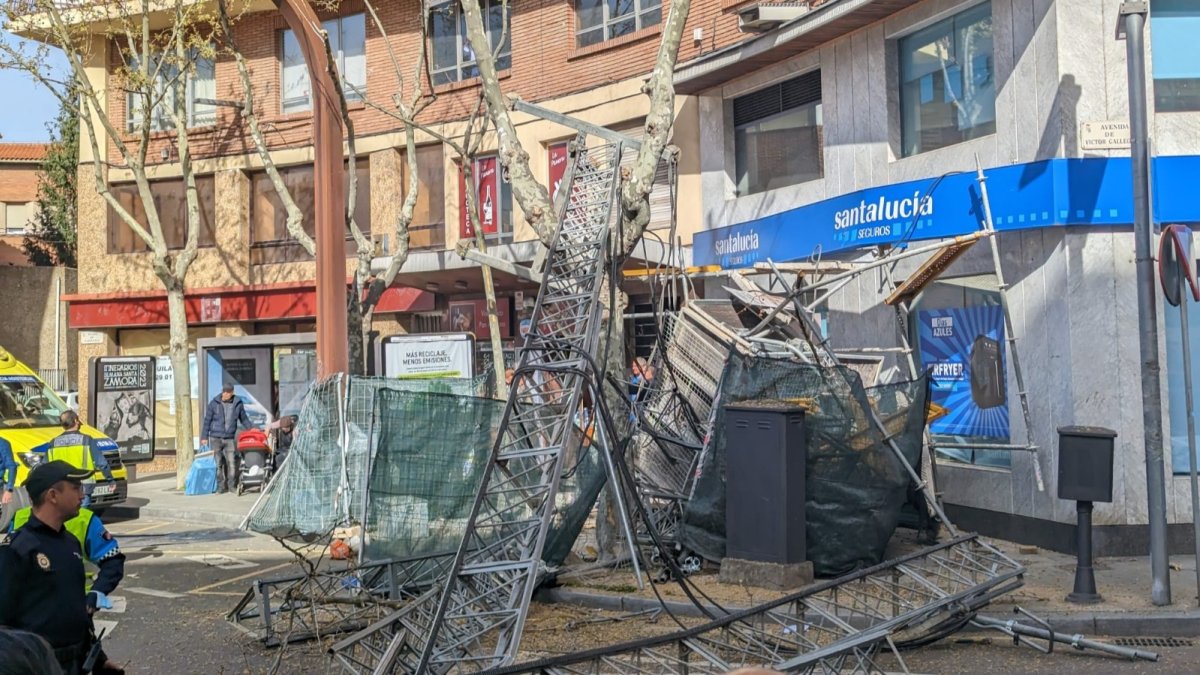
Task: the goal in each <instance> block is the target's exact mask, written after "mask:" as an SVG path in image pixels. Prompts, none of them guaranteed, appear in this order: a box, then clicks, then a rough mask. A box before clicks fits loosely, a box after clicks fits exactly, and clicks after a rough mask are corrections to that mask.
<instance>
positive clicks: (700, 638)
mask: <svg viewBox="0 0 1200 675" xmlns="http://www.w3.org/2000/svg"><path fill="white" fill-rule="evenodd" d="M1024 572H1025V569H1024V568H1023V567H1022V566H1021V565H1020V564H1018V563H1016V562H1015V561H1013V560H1012V559H1010V558H1008V557H1007V556H1005V555H1004V554H1003V553H1001V552H1000V551H998V550H996V549H995V548H993V547H992V546H990V545H988V544H986V543H984V542H982V541H980V540H978V539H977V538H976V537H975V536H974V535H969V536H962V537H958V538H955V539H953V540H951V541H948V542H945V543H943V544H939V545H937V546H932V547H929V548H925V549H921V550H919V551H917V552H915V553H912V554H909V555H907V556H904V557H901V558H897V559H895V560H889V561H887V562H885V563H882V564H880V565H877V566H875V567H872V568H869V569H866V570H863V571H861V572H858V573H855V574H852V575H848V576H845V577H840V578H838V579H833V580H830V581H827V582H824V583H821V584H817V585H815V586H812V587H810V588H808V589H805V590H803V591H800V592H798V593H795V594H793V595H790V596H787V597H784V598H781V599H779V600H776V601H774V602H771V603H768V604H766V605H762V606H759V607H753V608H750V609H747V610H744V611H740V612H736V613H733V614H729V615H727V616H723V617H720V618H718V619H716V620H714V621H711V622H709V623H707V624H704V625H701V626H697V627H695V628H691V629H688V630H683V631H679V632H677V633H674V634H670V635H665V636H661V637H656V638H651V639H647V640H642V641H638V642H632V643H626V644H622V645H614V646H612V647H605V648H601V649H595V650H591V651H587V652H580V653H577V654H569V655H566V656H562V657H556V658H551V659H544V660H541V661H530V662H526V663H519V664H516V665H514V666H512V667H508V668H503V669H496V670H494V671H491V672H494V673H597V674H599V673H646V674H650V673H681V674H682V673H724V672H728V671H729V670H732V669H735V668H739V667H743V666H761V667H769V668H772V669H774V670H779V671H782V672H789V673H840V672H843V669H848V670H849V671H850V672H855V673H860V672H865V673H878V672H882V671H881V670H880V669H879V667H878V666H877V665H876V663H875V659H876V657H877V655H878V654H879V653H880V651H881V650H882V649H885V648H886V649H888V650H889V651H892V652H896V655H897V658H899V654H898V652H897V651H896V645H897V644H899V643H902V642H907V641H920V640H923V639H935V638H936V637H938V636H940V635H942V634H944V633H947V632H949V631H950V630H952V629H954V628H957V627H959V626H961V625H962V624H963V623H965V622H966V621H967V620H969V619H970V618H971V617H972V616H973V615H974V613H975V612H976V611H978V610H979V609H980V608H982V607H984V606H985V605H987V604H988V603H989V602H990V601H991V600H992V598H995V597H996V596H998V595H1001V594H1004V593H1008V592H1010V591H1012V590H1014V589H1016V588H1019V587H1020V586H1021V585H1022V584H1023V583H1024V582H1023V575H1024ZM901 663H903V661H901Z"/></svg>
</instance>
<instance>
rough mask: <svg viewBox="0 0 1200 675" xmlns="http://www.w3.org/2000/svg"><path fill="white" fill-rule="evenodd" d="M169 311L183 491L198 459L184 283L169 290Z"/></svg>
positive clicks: (178, 473) (178, 479) (178, 470)
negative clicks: (194, 436) (193, 422)
mask: <svg viewBox="0 0 1200 675" xmlns="http://www.w3.org/2000/svg"><path fill="white" fill-rule="evenodd" d="M167 311H168V316H169V318H170V330H171V337H170V340H169V351H170V357H171V369H172V370H173V371H174V372H175V392H174V396H175V461H176V467H175V487H176V488H177V489H179V490H182V489H183V487H184V482H185V481H186V480H187V475H188V471H189V470H190V469H191V468H192V460H193V459H194V458H195V456H196V451H195V446H194V445H193V443H194V441H193V432H192V375H191V369H190V368H189V367H188V323H187V311H186V309H185V306H184V302H183V284H182V283H178V282H177V283H174V284H172V285H171V286H169V287H168V288H167ZM201 400H203V395H201Z"/></svg>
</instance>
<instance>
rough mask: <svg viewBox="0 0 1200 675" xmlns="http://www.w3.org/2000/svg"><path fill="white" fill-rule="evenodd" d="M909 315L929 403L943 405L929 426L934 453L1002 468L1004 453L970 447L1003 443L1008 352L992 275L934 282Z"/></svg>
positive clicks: (1008, 460) (1005, 437)
mask: <svg viewBox="0 0 1200 675" xmlns="http://www.w3.org/2000/svg"><path fill="white" fill-rule="evenodd" d="M911 316H912V320H911V321H910V325H911V326H912V331H913V333H914V335H912V336H911V339H912V340H913V344H914V346H915V348H916V350H917V354H918V356H919V361H918V363H919V364H920V367H921V368H922V369H924V370H925V372H927V373H928V374H929V378H930V401H931V402H932V403H934V404H936V405H938V406H940V407H941V408H944V409H945V414H944V415H943V416H942V417H940V418H938V419H935V420H934V421H933V422H931V423H930V425H929V431H930V433H931V434H932V435H933V441H934V445H936V446H938V454H939V455H940V456H942V457H944V458H947V459H951V460H955V461H959V462H964V463H968V464H975V465H979V466H990V467H1001V468H1008V467H1009V466H1010V465H1011V459H1012V455H1011V453H1010V452H1009V451H1007V450H987V449H982V448H978V447H972V446H979V445H996V444H1007V443H1008V442H1009V405H1008V401H1009V391H1008V355H1007V354H1006V347H1005V345H1006V344H1007V343H1006V341H1005V332H1004V313H1003V311H1002V310H1001V308H1000V290H999V287H998V286H997V283H996V277H995V276H994V275H991V274H987V275H980V276H969V277H957V278H951V279H940V280H938V281H935V282H933V283H932V284H930V285H929V286H928V287H927V288H926V289H925V292H924V293H923V294H922V295H921V300H920V302H919V303H917V305H916V306H915V307H914V308H913V311H912V315H911ZM1013 395H1014V396H1015V395H1016V394H1015V393H1014V394H1013Z"/></svg>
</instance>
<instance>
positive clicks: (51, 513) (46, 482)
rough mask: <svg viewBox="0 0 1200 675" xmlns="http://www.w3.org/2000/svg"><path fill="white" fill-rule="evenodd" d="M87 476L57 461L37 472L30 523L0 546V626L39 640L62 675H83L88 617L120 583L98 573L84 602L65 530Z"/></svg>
mask: <svg viewBox="0 0 1200 675" xmlns="http://www.w3.org/2000/svg"><path fill="white" fill-rule="evenodd" d="M91 474H92V472H91V471H90V470H87V469H78V468H76V467H74V466H71V465H70V464H67V463H66V462H63V461H61V460H55V461H50V462H46V463H44V464H40V465H38V466H37V467H36V468H35V469H33V471H31V472H30V473H29V477H28V478H26V480H25V490H26V491H27V492H28V493H29V498H30V500H31V501H32V502H33V511H32V514H31V515H30V517H29V521H28V522H26V523H25V525H24V526H23V527H21V528H20V529H18V530H17V531H16V532H14V533H12V534H10V535H8V536H6V537H5V538H4V540H3V542H0V626H5V627H8V628H15V629H18V630H26V631H29V632H31V633H36V634H38V635H40V636H42V637H43V638H45V639H46V641H47V642H49V643H50V646H51V647H53V648H54V656H55V658H56V659H58V662H59V664H60V665H61V666H62V668H63V672H64V673H66V674H67V675H77V674H79V673H82V672H83V670H82V668H83V663H84V661H85V660H86V658H87V654H88V650H89V649H90V647H91V642H92V618H91V615H92V614H94V613H95V612H96V609H97V607H98V605H100V604H103V603H104V601H105V600H106V598H105V594H107V593H108V592H110V591H112V589H113V588H115V587H116V585H117V582H118V581H119V580H120V577H119V576H116V575H115V574H114V573H115V572H116V573H117V574H119V572H118V571H117V570H116V567H115V566H109V567H108V569H105V567H101V569H100V574H99V575H98V576H97V578H96V582H95V584H94V585H93V590H92V592H90V593H87V594H86V595H85V594H84V592H83V585H84V572H83V556H82V555H81V554H80V549H79V542H78V541H77V540H76V539H75V537H74V536H72V535H71V533H70V532H69V531H67V529H66V527H64V524H65V523H66V522H67V521H69V520H71V519H73V518H75V517H76V516H78V515H79V508H80V505H81V503H82V502H83V485H82V481H83V480H84V479H85V478H88V477H90V476H91ZM122 567H123V564H122Z"/></svg>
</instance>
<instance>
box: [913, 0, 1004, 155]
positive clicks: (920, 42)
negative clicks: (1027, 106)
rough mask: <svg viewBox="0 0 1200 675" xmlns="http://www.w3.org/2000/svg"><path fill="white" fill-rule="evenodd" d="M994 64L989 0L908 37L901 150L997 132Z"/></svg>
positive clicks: (932, 147)
mask: <svg viewBox="0 0 1200 675" xmlns="http://www.w3.org/2000/svg"><path fill="white" fill-rule="evenodd" d="M994 64H995V61H994V60H993V58H992V6H991V3H988V2H985V3H983V4H982V5H979V6H978V7H972V8H971V9H969V10H967V11H965V12H961V13H959V14H957V15H955V16H953V17H950V18H949V19H946V20H944V21H939V22H938V23H935V24H934V25H932V26H930V27H928V28H925V29H923V30H920V31H918V32H916V33H913V34H912V35H909V36H908V37H905V38H902V39H901V40H900V143H901V154H902V155H903V156H905V157H908V156H910V155H916V154H918V153H922V152H927V151H929V150H936V149H937V148H944V147H946V146H948V145H954V144H955V143H961V142H962V141H966V140H969V139H972V138H979V137H981V136H986V135H988V134H993V133H995V132H996V78H995V69H994Z"/></svg>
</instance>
